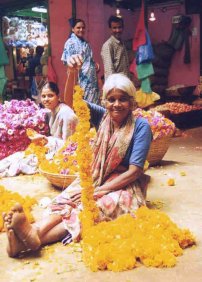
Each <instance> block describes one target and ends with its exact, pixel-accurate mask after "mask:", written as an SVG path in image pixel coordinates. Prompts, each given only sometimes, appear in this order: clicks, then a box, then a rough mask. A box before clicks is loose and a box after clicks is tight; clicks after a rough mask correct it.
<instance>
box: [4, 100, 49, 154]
mask: <svg viewBox="0 0 202 282" xmlns="http://www.w3.org/2000/svg"><path fill="white" fill-rule="evenodd" d="M45 115H46V110H43V109H40V108H39V107H38V106H37V105H36V104H35V103H34V102H32V101H31V100H29V99H27V100H25V101H24V100H22V101H18V100H11V101H10V102H5V103H4V104H3V105H0V160H1V159H3V158H5V157H7V156H9V155H11V154H13V153H15V152H18V151H24V150H25V149H26V148H27V146H28V145H29V144H30V140H29V138H28V137H27V134H26V129H27V128H32V129H34V130H36V131H37V132H39V133H41V134H47V133H48V125H46V123H45Z"/></svg>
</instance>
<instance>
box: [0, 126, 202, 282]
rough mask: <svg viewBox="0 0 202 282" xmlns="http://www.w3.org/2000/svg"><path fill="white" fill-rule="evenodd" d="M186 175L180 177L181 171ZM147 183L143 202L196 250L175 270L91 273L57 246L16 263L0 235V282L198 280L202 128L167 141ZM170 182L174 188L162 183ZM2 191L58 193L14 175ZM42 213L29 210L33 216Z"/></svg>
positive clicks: (76, 254) (35, 179)
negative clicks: (182, 231)
mask: <svg viewBox="0 0 202 282" xmlns="http://www.w3.org/2000/svg"><path fill="white" fill-rule="evenodd" d="M182 171H183V172H185V173H186V176H181V174H180V173H181V172H182ZM148 174H150V175H151V177H152V180H151V184H150V186H149V190H148V200H149V201H150V204H151V203H154V202H155V203H158V208H160V209H161V210H162V211H164V212H166V213H167V214H168V215H169V216H170V217H171V218H172V220H173V221H175V222H176V223H177V224H178V225H179V226H181V227H184V228H189V229H190V230H191V231H192V232H193V233H194V235H195V237H196V239H197V246H194V247H192V248H190V249H186V250H185V251H184V254H183V256H181V257H178V258H177V265H176V266H175V267H173V268H170V269H157V268H146V267H145V266H142V265H141V266H140V267H138V268H136V269H134V270H132V271H125V272H121V273H113V272H109V271H105V272H96V273H93V272H91V271H90V270H89V269H87V268H86V267H85V265H84V264H83V263H82V261H81V251H80V248H79V246H78V247H71V246H66V247H64V246H62V244H61V243H58V244H53V245H51V246H49V247H48V248H44V249H43V250H42V251H41V252H38V253H36V254H35V255H33V256H27V257H24V258H20V259H11V258H8V257H7V254H6V251H5V245H6V236H5V234H4V233H1V234H0V281H1V282H7V281H8V282H16V281H19V282H28V281H49V282H51V281H54V282H55V281H56V282H57V281H71V282H77V281H83V282H87V281H88V282H89V281H90V282H103V281H104V282H111V281H117V282H132V281H139V282H151V281H152V282H160V281H164V282H167V281H169V282H181V281H183V282H198V281H202V208H201V199H202V127H198V128H194V129H189V130H186V131H185V133H184V135H183V136H182V137H178V138H173V140H172V144H171V146H170V147H169V150H168V152H167V153H166V155H165V157H164V159H163V161H162V164H161V166H158V167H154V168H150V169H149V171H148ZM170 177H174V178H175V181H176V185H175V186H168V185H167V179H168V178H170ZM0 184H2V185H4V186H5V187H6V188H7V189H10V190H13V191H18V192H19V193H21V194H23V195H26V194H28V195H30V196H34V197H36V198H37V200H40V199H41V198H43V197H45V196H48V197H52V196H54V195H56V194H57V193H58V191H57V190H55V189H54V188H53V187H51V186H50V184H49V183H48V181H47V180H46V179H44V178H43V177H42V176H19V177H16V178H4V179H0ZM42 210H43V209H42V208H41V207H39V206H37V207H36V208H34V215H35V217H36V218H37V217H39V215H40V214H41V212H42Z"/></svg>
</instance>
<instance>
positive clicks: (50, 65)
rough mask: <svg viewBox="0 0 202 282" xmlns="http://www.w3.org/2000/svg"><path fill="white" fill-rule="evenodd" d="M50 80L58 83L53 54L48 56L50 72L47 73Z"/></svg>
mask: <svg viewBox="0 0 202 282" xmlns="http://www.w3.org/2000/svg"><path fill="white" fill-rule="evenodd" d="M47 77H48V81H52V82H55V83H57V75H56V73H55V71H54V68H53V65H52V58H51V56H49V57H48V73H47Z"/></svg>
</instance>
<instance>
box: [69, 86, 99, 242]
mask: <svg viewBox="0 0 202 282" xmlns="http://www.w3.org/2000/svg"><path fill="white" fill-rule="evenodd" d="M83 93H84V92H83V90H82V89H81V88H80V87H79V86H75V93H74V100H73V107H74V111H75V113H76V115H77V117H78V119H79V123H78V125H77V127H76V133H75V135H76V141H77V143H78V148H77V162H78V167H79V175H80V184H81V187H82V193H81V201H82V204H83V211H82V212H81V213H80V219H81V225H82V237H85V235H86V236H88V229H89V227H91V226H93V225H94V223H95V221H96V220H97V218H98V213H99V210H98V208H97V206H96V202H95V201H94V199H93V192H94V187H93V180H92V173H91V163H92V149H91V146H90V138H91V133H90V122H89V120H90V111H89V108H88V106H87V104H86V103H85V101H83Z"/></svg>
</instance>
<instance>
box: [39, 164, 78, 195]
mask: <svg viewBox="0 0 202 282" xmlns="http://www.w3.org/2000/svg"><path fill="white" fill-rule="evenodd" d="M39 172H40V173H41V174H42V175H43V176H45V177H46V178H47V179H48V181H50V183H51V184H52V185H54V186H56V187H57V188H59V189H61V190H63V189H65V188H66V187H67V186H68V185H70V184H71V183H72V182H73V181H74V180H75V179H76V177H77V176H76V175H69V174H68V175H63V174H57V173H50V172H47V171H44V170H42V169H39Z"/></svg>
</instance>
